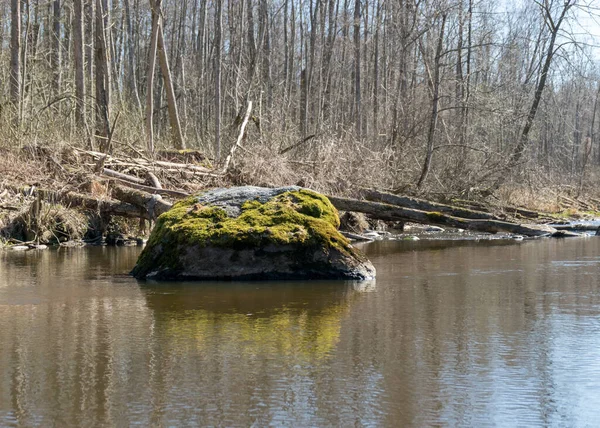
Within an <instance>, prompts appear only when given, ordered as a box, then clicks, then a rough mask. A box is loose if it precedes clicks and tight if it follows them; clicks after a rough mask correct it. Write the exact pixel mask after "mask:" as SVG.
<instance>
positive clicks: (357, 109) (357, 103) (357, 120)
mask: <svg viewBox="0 0 600 428" xmlns="http://www.w3.org/2000/svg"><path fill="white" fill-rule="evenodd" d="M360 7H361V4H360V0H356V1H355V2H354V33H353V35H354V126H355V129H356V136H357V137H360V136H361V134H362V126H361V125H362V117H361V115H362V112H361V99H360Z"/></svg>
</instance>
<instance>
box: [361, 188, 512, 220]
mask: <svg viewBox="0 0 600 428" xmlns="http://www.w3.org/2000/svg"><path fill="white" fill-rule="evenodd" d="M361 193H362V195H363V197H364V198H365V199H368V200H369V201H373V202H383V203H385V204H390V205H395V206H399V207H403V208H411V209H415V210H420V211H435V212H440V213H444V214H448V215H451V216H454V217H460V218H465V219H479V220H499V221H500V220H502V219H500V218H499V217H496V216H494V215H492V214H490V213H486V212H482V211H475V210H471V209H465V208H461V207H456V206H452V205H446V204H439V203H436V202H430V201H426V200H424V199H418V198H411V197H408V196H398V195H393V194H391V193H383V192H380V191H378V190H373V189H364V190H362V192H361Z"/></svg>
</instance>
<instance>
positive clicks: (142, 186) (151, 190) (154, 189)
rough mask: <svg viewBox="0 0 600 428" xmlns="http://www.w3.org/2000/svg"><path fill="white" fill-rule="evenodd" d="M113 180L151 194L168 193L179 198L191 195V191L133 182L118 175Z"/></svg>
mask: <svg viewBox="0 0 600 428" xmlns="http://www.w3.org/2000/svg"><path fill="white" fill-rule="evenodd" d="M111 180H112V181H113V182H116V183H117V184H118V185H122V186H127V187H131V188H133V189H137V190H142V191H144V192H147V193H149V194H151V195H167V196H173V197H175V198H178V199H181V198H186V197H188V196H190V194H189V193H187V192H184V191H181V190H169V189H161V188H158V187H152V186H146V185H145V184H137V183H132V182H130V181H126V180H121V179H119V178H116V177H113V178H112V179H111Z"/></svg>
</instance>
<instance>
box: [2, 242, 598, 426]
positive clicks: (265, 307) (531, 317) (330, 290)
mask: <svg viewBox="0 0 600 428" xmlns="http://www.w3.org/2000/svg"><path fill="white" fill-rule="evenodd" d="M364 249H365V250H366V252H367V253H368V255H369V257H370V258H371V259H372V261H373V262H374V264H375V266H376V268H377V270H378V278H377V281H376V283H366V284H365V283H363V284H355V283H354V284H353V283H342V282H302V283H294V282H285V283H264V282H263V283H258V282H252V283H241V284H234V283H220V284H216V283H204V284H189V283H188V284H156V283H141V282H137V281H135V280H133V279H132V278H129V277H128V276H126V275H125V274H126V273H127V272H128V270H129V269H130V268H131V267H132V266H133V264H134V263H135V259H136V256H137V253H138V251H139V249H137V248H121V249H107V248H91V249H70V250H66V249H61V250H58V251H55V250H48V251H44V252H39V253H34V252H28V253H16V252H0V373H1V374H2V376H1V377H0V426H43V427H49V426H57V427H62V426H131V425H135V424H137V425H141V426H207V425H209V426H250V425H254V426H266V425H274V426H294V427H298V426H409V425H412V426H432V425H433V426H440V425H441V426H485V425H496V426H497V425H500V426H549V425H550V426H599V425H600V279H599V273H600V238H588V239H572V240H541V241H535V242H520V243H511V244H509V245H507V244H501V243H499V242H487V243H486V242H478V243H477V242H449V243H448V242H447V243H443V242H424V241H419V242H408V243H406V242H405V243H403V242H378V243H373V244H370V245H368V246H366V247H364Z"/></svg>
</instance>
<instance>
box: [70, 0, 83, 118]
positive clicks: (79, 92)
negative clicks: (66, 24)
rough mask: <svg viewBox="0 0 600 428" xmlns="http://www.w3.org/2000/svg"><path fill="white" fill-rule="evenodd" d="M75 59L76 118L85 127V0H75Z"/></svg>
mask: <svg viewBox="0 0 600 428" xmlns="http://www.w3.org/2000/svg"><path fill="white" fill-rule="evenodd" d="M73 3H74V8H73V12H74V13H73V58H74V62H75V97H76V98H77V100H76V104H75V118H76V120H77V125H78V126H80V127H81V128H84V127H85V104H84V101H85V71H84V68H85V57H84V49H83V45H84V43H83V28H84V27H83V0H73Z"/></svg>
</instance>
